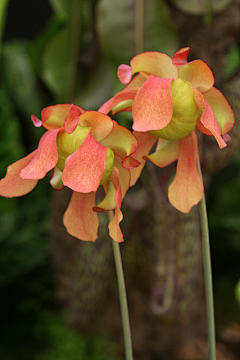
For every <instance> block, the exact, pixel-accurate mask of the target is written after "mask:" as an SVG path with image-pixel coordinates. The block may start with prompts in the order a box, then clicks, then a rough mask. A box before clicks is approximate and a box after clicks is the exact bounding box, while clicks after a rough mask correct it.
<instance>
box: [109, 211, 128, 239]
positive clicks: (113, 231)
mask: <svg viewBox="0 0 240 360" xmlns="http://www.w3.org/2000/svg"><path fill="white" fill-rule="evenodd" d="M122 219H123V214H122V212H121V210H120V209H119V208H117V207H116V209H115V214H114V217H113V219H112V220H111V221H110V222H109V224H108V229H109V235H110V237H111V238H112V239H113V240H114V241H116V242H118V243H120V242H123V241H124V239H123V234H122V231H121V229H120V226H119V223H120V222H121V221H122Z"/></svg>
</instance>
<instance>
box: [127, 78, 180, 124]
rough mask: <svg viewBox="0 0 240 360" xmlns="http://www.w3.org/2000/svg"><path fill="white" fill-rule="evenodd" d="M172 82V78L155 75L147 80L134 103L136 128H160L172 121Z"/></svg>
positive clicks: (133, 111)
mask: <svg viewBox="0 0 240 360" xmlns="http://www.w3.org/2000/svg"><path fill="white" fill-rule="evenodd" d="M171 82H172V78H170V79H162V78H157V77H155V76H153V75H151V76H149V78H148V79H147V80H146V81H145V83H144V84H143V86H142V87H141V89H140V90H139V92H138V93H137V95H136V97H135V99H134V101H133V105H132V114H133V129H134V130H136V131H149V130H160V129H163V128H164V127H165V126H167V124H168V123H169V122H170V121H171V118H172V114H173V104H172V94H171Z"/></svg>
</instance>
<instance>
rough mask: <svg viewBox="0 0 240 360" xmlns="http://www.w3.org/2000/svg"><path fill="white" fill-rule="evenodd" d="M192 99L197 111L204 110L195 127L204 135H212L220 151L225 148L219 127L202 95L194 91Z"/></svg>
mask: <svg viewBox="0 0 240 360" xmlns="http://www.w3.org/2000/svg"><path fill="white" fill-rule="evenodd" d="M194 98H195V101H196V103H197V106H198V108H199V109H204V112H203V114H202V116H201V117H200V119H199V120H198V121H197V127H198V128H199V130H200V131H202V132H203V133H204V134H206V135H209V134H211V135H213V136H214V137H215V139H216V140H217V142H218V145H219V147H220V149H222V148H224V147H226V146H227V144H226V143H225V141H224V140H223V138H222V136H221V127H220V125H219V124H218V122H217V119H216V118H215V116H214V113H213V111H212V109H211V106H210V105H209V104H208V102H207V101H206V100H205V99H204V97H203V95H202V94H201V93H200V92H199V91H198V90H197V89H194Z"/></svg>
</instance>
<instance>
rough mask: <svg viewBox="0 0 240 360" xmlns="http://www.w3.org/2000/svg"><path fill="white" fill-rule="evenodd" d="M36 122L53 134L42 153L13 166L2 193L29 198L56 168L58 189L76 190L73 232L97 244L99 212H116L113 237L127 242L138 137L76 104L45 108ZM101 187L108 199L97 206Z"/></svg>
mask: <svg viewBox="0 0 240 360" xmlns="http://www.w3.org/2000/svg"><path fill="white" fill-rule="evenodd" d="M32 121H33V123H34V125H35V126H37V127H38V126H41V125H43V126H44V127H45V128H46V129H47V132H45V133H44V135H43V136H42V138H41V140H40V142H39V145H38V148H37V150H35V151H33V152H32V153H31V154H29V155H28V156H26V157H25V158H23V159H21V160H19V161H17V162H15V163H14V164H12V165H10V166H9V167H8V170H7V174H6V176H5V178H3V179H2V180H0V195H2V196H5V197H15V196H22V195H25V194H27V193H28V192H30V191H31V190H32V189H33V188H34V187H35V186H36V185H37V182H38V180H39V179H42V178H43V177H45V175H46V174H47V172H48V171H50V170H52V169H53V176H52V178H51V180H50V183H51V185H52V186H53V188H55V189H57V190H60V189H62V188H64V187H65V186H67V187H69V188H70V189H72V190H73V194H72V198H71V200H70V203H69V206H68V208H67V210H66V212H65V214H64V218H63V222H64V225H65V227H66V229H67V231H68V232H69V233H70V234H71V235H73V236H75V237H77V238H78V239H81V240H89V241H95V240H96V239H97V237H98V235H97V233H98V225H99V221H98V216H97V212H100V211H104V210H114V209H115V215H114V218H113V220H112V221H111V222H110V223H109V234H110V236H111V237H112V238H113V239H114V240H115V241H117V242H120V241H123V236H122V232H121V230H120V227H119V222H120V221H121V220H122V212H121V210H120V207H121V202H122V199H123V197H124V196H125V194H126V192H127V190H128V188H129V185H130V171H129V169H130V168H132V167H134V166H137V165H138V164H139V162H138V161H137V160H135V159H133V158H132V157H131V154H132V153H133V152H134V151H135V150H136V147H137V140H136V138H135V137H134V136H133V135H132V133H131V132H130V131H128V130H127V129H125V128H123V127H121V126H120V125H118V124H117V123H116V122H115V121H113V120H112V119H111V118H110V117H109V116H107V115H105V114H102V113H100V112H97V111H85V110H83V109H82V108H81V107H79V106H76V105H73V104H72V105H71V104H62V105H53V106H49V107H47V108H45V109H43V110H42V120H39V119H37V118H36V117H35V116H34V115H33V116H32ZM100 185H103V187H104V190H105V194H106V195H105V198H104V199H103V201H102V202H101V203H100V204H98V205H96V204H95V197H96V191H97V190H98V188H99V186H100Z"/></svg>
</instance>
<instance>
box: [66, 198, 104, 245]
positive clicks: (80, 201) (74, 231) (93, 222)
mask: <svg viewBox="0 0 240 360" xmlns="http://www.w3.org/2000/svg"><path fill="white" fill-rule="evenodd" d="M95 196H96V193H95V192H90V193H88V194H81V193H78V192H73V194H72V198H71V200H70V203H69V205H68V208H67V210H66V212H65V214H64V216H63V224H64V226H65V227H66V230H67V232H68V233H69V234H70V235H72V236H74V237H76V238H77V239H79V240H85V241H95V240H96V239H97V238H98V225H99V220H98V215H97V213H96V212H94V211H93V207H94V205H95Z"/></svg>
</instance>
